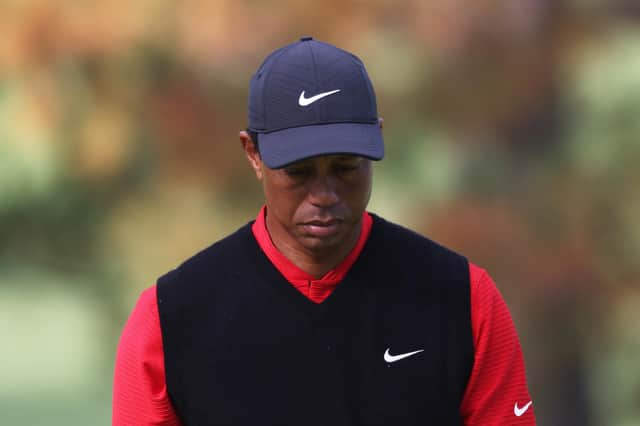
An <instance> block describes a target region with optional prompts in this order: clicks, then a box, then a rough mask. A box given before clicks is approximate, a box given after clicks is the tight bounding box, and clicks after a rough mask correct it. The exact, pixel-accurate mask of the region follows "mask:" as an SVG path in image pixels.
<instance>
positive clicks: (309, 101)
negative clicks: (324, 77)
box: [298, 89, 340, 106]
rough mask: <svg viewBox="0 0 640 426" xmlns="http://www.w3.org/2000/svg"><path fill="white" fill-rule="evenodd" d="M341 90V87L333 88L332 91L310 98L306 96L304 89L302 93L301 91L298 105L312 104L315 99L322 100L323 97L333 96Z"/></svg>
mask: <svg viewBox="0 0 640 426" xmlns="http://www.w3.org/2000/svg"><path fill="white" fill-rule="evenodd" d="M339 91H340V89H336V90H331V91H330V92H323V93H318V94H317V95H315V96H312V97H310V98H305V94H304V92H305V91H304V90H303V91H302V93H300V97H299V98H298V105H300V106H308V105H311V104H312V103H314V102H315V101H318V100H320V99H322V98H326V97H327V96H331V95H333V94H334V93H338V92H339Z"/></svg>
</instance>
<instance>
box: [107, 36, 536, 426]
mask: <svg viewBox="0 0 640 426" xmlns="http://www.w3.org/2000/svg"><path fill="white" fill-rule="evenodd" d="M248 109H249V126H248V129H247V131H242V132H240V135H239V136H240V142H241V145H242V149H243V150H244V154H245V156H246V158H247V160H248V162H249V165H250V167H251V169H252V170H253V173H254V174H255V176H256V178H257V180H258V182H259V183H260V184H261V185H262V189H263V191H264V206H263V207H262V209H261V210H260V211H259V212H258V214H257V217H256V218H255V220H253V221H251V222H250V223H248V224H247V225H245V226H243V227H241V228H240V229H238V230H237V231H235V232H234V233H232V234H231V235H229V236H227V237H226V238H224V239H222V240H220V241H218V242H216V243H214V244H213V245H211V246H210V247H208V248H206V249H204V250H203V251H201V252H200V253H198V254H196V255H194V256H193V257H191V258H190V259H188V260H187V261H185V262H184V263H182V264H181V265H180V266H178V267H177V268H176V269H174V270H172V271H170V272H168V273H167V274H165V275H163V276H162V277H160V278H159V279H158V281H157V283H156V285H154V286H152V287H150V288H148V289H147V290H145V291H144V292H143V293H142V295H141V296H140V298H139V300H138V302H137V305H136V307H135V308H134V310H133V312H132V313H131V316H130V317H129V319H128V321H127V323H126V325H125V327H124V331H123V332H122V336H121V338H120V342H119V346H118V352H117V357H116V365H115V383H114V391H113V424H114V425H118V426H124V425H135V426H138V425H197V426H201V425H234V426H243V425H292V426H300V425H318V426H319V425H326V426H329V425H331V426H347V425H349V426H351V425H387V426H395V425H423V426H425V425H440V426H441V425H534V424H535V417H534V407H533V405H532V400H531V396H530V395H529V392H528V389H527V382H526V376H525V366H524V360H523V355H522V351H521V348H520V343H519V341H518V336H517V334H516V330H515V328H514V325H513V321H512V319H511V316H510V314H509V311H508V310H507V307H506V305H505V302H504V301H503V299H502V297H501V296H500V293H499V292H498V290H497V289H496V286H495V284H494V283H493V281H492V279H491V278H490V277H489V275H488V274H487V272H486V271H484V270H483V269H482V268H480V267H478V266H476V265H474V264H473V263H470V262H469V261H468V260H467V259H466V258H465V257H463V256H462V255H460V254H458V253H455V252H453V251H451V250H449V249H447V248H445V247H442V246H440V245H438V244H437V243H435V242H433V241H431V240H429V239H427V238H425V237H424V236H422V235H419V234H417V233H415V232H412V231H410V230H408V229H406V228H403V227H402V226H399V225H397V224H394V223H391V222H389V221H386V220H385V219H383V218H382V217H380V216H377V215H375V214H373V213H371V212H368V211H367V210H366V207H367V204H368V202H369V198H370V195H371V190H372V175H373V167H372V162H373V161H377V160H381V159H382V158H383V155H384V145H383V138H382V130H381V128H382V120H381V119H379V117H378V113H377V107H376V97H375V93H374V89H373V85H372V83H371V81H370V80H369V77H368V75H367V72H366V70H365V67H364V65H363V64H362V62H361V61H360V60H359V59H358V58H357V57H356V56H354V55H353V54H351V53H348V52H346V51H344V50H341V49H339V48H337V47H335V46H332V45H330V44H326V43H323V42H319V41H316V40H313V39H312V38H311V37H304V38H302V39H301V40H299V41H297V42H295V43H293V44H289V45H287V46H284V47H282V48H280V49H278V50H276V51H275V52H273V53H271V54H270V55H269V56H268V57H267V58H266V59H265V61H264V62H263V63H262V65H261V66H260V68H259V69H258V70H257V72H256V73H255V74H254V76H253V77H252V79H251V83H250V87H249V108H248Z"/></svg>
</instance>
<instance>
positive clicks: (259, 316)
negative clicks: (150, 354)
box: [157, 215, 474, 426]
mask: <svg viewBox="0 0 640 426" xmlns="http://www.w3.org/2000/svg"><path fill="white" fill-rule="evenodd" d="M373 218H374V222H373V227H372V229H371V234H370V236H369V239H368V240H367V243H366V244H365V246H364V249H363V251H362V253H361V254H360V257H359V258H358V260H357V261H356V262H355V263H354V265H353V266H352V267H351V269H350V270H349V272H348V273H347V275H346V277H345V278H344V280H343V281H342V282H341V283H340V284H339V285H338V287H337V288H336V289H335V290H334V292H333V293H332V294H331V295H330V296H329V297H328V298H327V299H326V300H325V301H324V302H323V303H321V304H316V303H314V302H312V301H310V300H309V299H307V298H306V297H305V296H303V295H302V294H300V293H299V292H298V291H297V290H296V289H295V288H294V287H293V286H292V285H291V284H289V283H288V282H287V281H286V280H285V278H284V277H283V276H282V275H281V274H280V273H279V272H278V270H277V269H275V267H274V266H273V264H272V263H271V262H270V261H269V260H268V258H267V257H266V256H265V254H264V253H263V252H262V250H261V249H260V247H259V245H258V243H257V242H256V240H255V238H254V236H253V234H252V232H251V226H250V224H248V225H246V226H244V227H242V228H240V229H239V230H238V231H236V232H235V233H234V234H232V235H230V236H228V237H227V238H225V239H223V240H221V241H219V242H217V243H215V244H213V245H212V246H211V247H209V248H207V249H205V250H204V251H202V252H200V253H199V254H197V255H195V256H194V257H192V258H191V259H189V260H188V261H186V262H185V263H184V264H182V265H181V266H180V267H178V268H177V269H175V270H173V271H171V272H169V273H168V274H166V275H164V276H163V277H161V278H160V279H159V281H158V287H157V290H158V291H157V294H158V309H159V314H160V324H161V327H162V338H163V344H164V354H165V371H166V382H167V388H168V392H169V395H170V398H171V400H172V402H173V404H174V406H175V408H176V411H177V413H178V415H179V416H180V418H181V419H182V421H183V423H184V424H185V425H188V426H199V425H234V426H244V425H292V426H293V425H295V426H301V425H327V426H328V425H332V426H347V425H349V426H351V425H421V426H424V425H459V424H461V419H460V404H461V402H462V398H463V394H464V391H465V388H466V385H467V381H468V378H469V374H470V372H471V367H472V365H473V357H474V351H473V336H472V330H471V313H470V289H469V266H468V263H467V261H466V259H465V258H464V257H462V256H460V255H458V254H456V253H454V252H452V251H450V250H448V249H446V248H444V247H442V246H439V245H437V244H436V243H434V242H432V241H430V240H428V239H426V238H424V237H422V236H420V235H418V234H416V233H414V232H412V231H409V230H407V229H404V228H402V227H400V226H398V225H394V224H392V223H389V222H387V221H385V220H383V219H381V218H379V217H377V216H375V215H373ZM387 349H388V350H389V353H390V354H391V355H398V354H405V353H409V352H413V351H418V350H421V349H423V351H422V352H419V353H416V354H414V355H412V356H409V357H407V358H404V359H401V360H399V361H395V362H391V363H388V362H387V361H386V360H385V358H384V354H385V352H386V351H387Z"/></svg>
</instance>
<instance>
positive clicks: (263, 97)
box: [261, 45, 293, 125]
mask: <svg viewBox="0 0 640 426" xmlns="http://www.w3.org/2000/svg"><path fill="white" fill-rule="evenodd" d="M292 46H293V45H289V46H285V47H284V48H283V49H282V50H281V51H280V53H279V54H278V55H277V56H276V57H274V58H273V61H272V62H271V66H270V67H269V72H268V73H269V74H271V73H272V72H273V67H275V65H276V63H277V62H278V60H279V59H280V58H281V57H282V55H283V54H284V53H285V52H286V51H287V50H289V49H290V48H291V47H292ZM270 83H271V78H268V79H266V81H265V82H264V84H263V85H262V94H261V97H262V113H263V114H264V115H263V117H264V120H263V123H264V124H265V125H266V124H267V123H268V120H267V97H266V96H265V92H266V91H267V86H269V85H270Z"/></svg>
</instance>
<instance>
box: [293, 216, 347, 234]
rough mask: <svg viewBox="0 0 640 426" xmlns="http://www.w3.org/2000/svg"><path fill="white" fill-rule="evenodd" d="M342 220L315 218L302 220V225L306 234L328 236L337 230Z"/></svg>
mask: <svg viewBox="0 0 640 426" xmlns="http://www.w3.org/2000/svg"><path fill="white" fill-rule="evenodd" d="M341 223H342V220H340V219H336V218H332V219H315V220H310V221H307V222H304V223H303V224H302V227H303V228H304V230H305V231H306V233H307V234H309V235H311V236H314V237H328V236H331V235H333V234H335V233H337V232H338V229H339V227H340V224H341Z"/></svg>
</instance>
